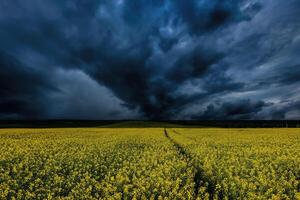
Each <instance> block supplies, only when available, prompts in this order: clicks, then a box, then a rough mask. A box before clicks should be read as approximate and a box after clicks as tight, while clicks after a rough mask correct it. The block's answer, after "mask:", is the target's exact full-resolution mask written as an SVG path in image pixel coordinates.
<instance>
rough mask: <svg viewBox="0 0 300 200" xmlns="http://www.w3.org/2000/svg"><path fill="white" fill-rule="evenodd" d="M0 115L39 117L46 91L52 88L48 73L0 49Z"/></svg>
mask: <svg viewBox="0 0 300 200" xmlns="http://www.w3.org/2000/svg"><path fill="white" fill-rule="evenodd" d="M0 63H1V68H0V85H1V87H0V97H1V98H0V111H1V113H0V118H2V117H3V118H19V119H23V118H38V117H39V116H41V115H43V113H44V110H45V109H46V104H44V101H45V100H46V96H47V93H49V92H52V91H55V90H56V89H55V88H54V86H53V85H52V84H51V83H49V82H48V79H47V76H46V75H45V74H44V73H41V72H39V71H38V70H35V69H32V68H30V67H28V66H25V65H23V64H22V63H20V62H19V61H18V60H16V59H15V58H13V57H12V56H10V55H8V54H6V53H3V52H0Z"/></svg>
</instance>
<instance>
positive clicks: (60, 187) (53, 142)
mask: <svg viewBox="0 0 300 200" xmlns="http://www.w3.org/2000/svg"><path fill="white" fill-rule="evenodd" d="M0 199H300V129H280V128H277V129H221V128H174V127H169V128H163V127H161V128H159V127H156V128H155V127H153V128H117V127H115V128H44V129H21V128H17V129H0Z"/></svg>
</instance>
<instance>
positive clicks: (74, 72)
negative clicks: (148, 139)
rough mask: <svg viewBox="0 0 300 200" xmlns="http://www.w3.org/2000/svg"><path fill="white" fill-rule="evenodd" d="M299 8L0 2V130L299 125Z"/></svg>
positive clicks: (213, 2) (266, 3)
mask: <svg viewBox="0 0 300 200" xmlns="http://www.w3.org/2000/svg"><path fill="white" fill-rule="evenodd" d="M299 13H300V1H299V0H284V1H283V0H240V1H238V0H227V1H224V0H164V1H162V0H86V1H82V0H63V1H62V0H43V1H42V0H26V1H24V0H1V1H0V119H299V118H300V14H299Z"/></svg>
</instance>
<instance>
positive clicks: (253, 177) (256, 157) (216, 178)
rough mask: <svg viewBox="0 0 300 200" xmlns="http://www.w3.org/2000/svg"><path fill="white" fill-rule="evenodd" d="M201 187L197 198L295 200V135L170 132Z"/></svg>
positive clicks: (299, 186) (298, 166) (299, 179)
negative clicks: (195, 171)
mask: <svg viewBox="0 0 300 200" xmlns="http://www.w3.org/2000/svg"><path fill="white" fill-rule="evenodd" d="M169 135H170V136H171V137H172V138H173V139H174V141H175V142H177V143H179V144H180V145H182V147H183V148H184V149H186V151H187V152H188V153H189V154H190V156H191V157H192V159H193V162H194V163H195V165H196V166H197V167H198V169H199V170H200V171H201V176H202V179H203V180H204V183H203V184H202V186H203V187H201V186H200V187H199V188H200V190H201V191H199V195H198V196H199V197H202V198H203V195H202V196H201V194H202V193H203V192H207V193H209V194H210V198H213V199H255V200H259V199H278V200H279V199H300V129H215V128H211V129H191V128H190V129H173V130H171V131H169Z"/></svg>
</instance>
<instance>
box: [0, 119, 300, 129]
mask: <svg viewBox="0 0 300 200" xmlns="http://www.w3.org/2000/svg"><path fill="white" fill-rule="evenodd" d="M72 127H74V128H75V127H77V128H79V127H99V128H101V127H105V128H109V127H112V128H147V127H169V128H171V127H174V128H175V127H191V128H196V127H199V128H201V127H220V128H297V127H298V128H300V120H201V121H198V120H190V121H187V120H176V121H168V120H164V121H142V120H136V121H130V120H2V121H0V128H72Z"/></svg>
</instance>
